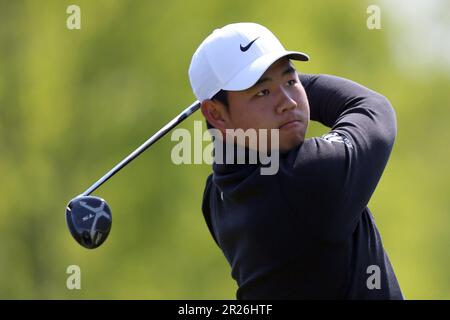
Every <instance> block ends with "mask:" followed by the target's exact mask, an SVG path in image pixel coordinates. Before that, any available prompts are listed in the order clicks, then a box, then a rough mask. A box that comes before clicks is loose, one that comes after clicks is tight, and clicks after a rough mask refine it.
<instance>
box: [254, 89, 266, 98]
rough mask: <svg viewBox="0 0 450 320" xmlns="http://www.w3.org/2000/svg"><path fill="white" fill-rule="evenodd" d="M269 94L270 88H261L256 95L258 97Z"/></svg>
mask: <svg viewBox="0 0 450 320" xmlns="http://www.w3.org/2000/svg"><path fill="white" fill-rule="evenodd" d="M268 94H269V90H267V89H264V90H261V91H260V92H258V93H257V94H256V96H257V97H264V96H267V95H268Z"/></svg>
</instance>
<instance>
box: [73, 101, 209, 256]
mask: <svg viewBox="0 0 450 320" xmlns="http://www.w3.org/2000/svg"><path fill="white" fill-rule="evenodd" d="M199 108H200V102H199V101H195V102H194V103H192V104H191V105H190V106H189V107H187V108H186V109H185V110H183V111H182V112H181V113H180V114H179V115H178V116H176V117H175V118H174V119H172V120H171V121H170V122H169V123H167V124H166V125H165V126H164V127H162V128H161V129H160V130H159V131H158V132H156V133H155V134H154V135H153V136H151V137H150V138H149V139H148V140H147V141H145V142H144V143H143V144H142V145H141V146H140V147H139V148H137V149H136V150H135V151H133V152H132V153H131V154H130V155H129V156H127V157H126V158H125V159H123V160H122V161H121V162H119V163H118V164H117V165H116V166H115V167H114V168H112V169H111V170H110V171H109V172H108V173H107V174H105V175H104V176H103V177H101V178H100V179H99V180H98V181H97V182H95V183H94V184H93V185H92V186H90V187H89V188H88V189H87V190H86V191H85V192H83V193H82V194H80V195H78V196H77V197H75V198H73V199H72V200H70V202H69V203H68V205H67V207H66V221H67V225H68V227H69V230H70V233H71V234H72V236H73V238H74V239H75V240H76V241H77V242H78V243H79V244H80V245H82V246H83V247H85V248H88V249H94V248H97V247H99V246H100V245H101V244H102V243H103V242H105V240H106V238H107V237H108V235H109V232H110V230H111V224H112V215H111V209H110V207H109V206H108V204H107V203H106V201H105V200H103V199H102V198H99V197H95V196H90V194H91V193H92V192H94V191H95V190H96V189H97V188H98V187H100V186H101V185H102V184H103V183H105V182H106V181H107V180H108V179H109V178H111V177H112V176H113V175H115V174H116V173H117V172H119V171H120V170H121V169H122V168H123V167H125V166H126V165H127V164H129V163H130V162H131V161H132V160H133V159H135V158H136V157H137V156H139V155H140V154H141V153H142V152H144V151H145V150H146V149H147V148H149V147H150V146H151V145H152V144H154V143H155V142H156V141H158V140H159V139H160V138H161V137H163V136H164V135H165V134H166V133H168V132H169V131H170V130H171V129H172V128H174V127H175V126H177V125H178V124H180V123H181V122H182V121H183V120H185V119H186V118H187V117H189V116H190V115H191V114H193V113H194V112H195V111H197V110H198V109H199Z"/></svg>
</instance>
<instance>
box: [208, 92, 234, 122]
mask: <svg viewBox="0 0 450 320" xmlns="http://www.w3.org/2000/svg"><path fill="white" fill-rule="evenodd" d="M211 100H216V101H219V102H220V103H222V104H223V105H224V106H225V109H227V110H228V106H229V105H228V93H227V91H225V90H220V91H219V92H217V93H216V94H215V95H214V96H213V97H212V98H211ZM206 127H207V128H208V129H211V128H214V126H213V125H211V124H210V123H209V122H208V120H206Z"/></svg>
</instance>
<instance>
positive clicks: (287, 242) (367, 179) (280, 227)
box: [189, 23, 403, 299]
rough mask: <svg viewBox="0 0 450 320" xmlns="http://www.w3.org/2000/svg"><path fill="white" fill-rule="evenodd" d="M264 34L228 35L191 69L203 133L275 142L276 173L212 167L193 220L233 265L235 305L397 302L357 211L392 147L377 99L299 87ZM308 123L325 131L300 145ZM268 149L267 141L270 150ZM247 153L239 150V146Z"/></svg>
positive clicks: (387, 112)
mask: <svg viewBox="0 0 450 320" xmlns="http://www.w3.org/2000/svg"><path fill="white" fill-rule="evenodd" d="M291 59H294V60H301V61H307V60H308V59H309V58H308V56H307V55H306V54H304V53H301V52H294V51H286V50H285V49H284V47H283V46H282V45H281V43H280V42H279V40H278V39H277V38H276V37H275V36H274V35H273V34H272V33H271V32H270V31H269V30H268V29H266V28H265V27H263V26H261V25H258V24H254V23H237V24H230V25H227V26H225V27H223V28H221V29H217V30H215V31H214V32H213V33H212V34H211V35H209V36H208V37H207V38H206V39H205V40H204V41H203V42H202V44H201V45H200V46H199V47H198V49H197V50H196V52H195V54H194V56H193V58H192V62H191V65H190V68H189V77H190V81H191V85H192V88H193V91H194V93H195V95H196V97H197V99H198V100H199V101H201V102H202V104H201V110H202V113H203V115H204V117H205V119H206V120H207V124H208V127H209V128H215V129H216V130H219V132H221V133H223V140H224V141H223V143H235V141H234V140H233V141H227V136H226V130H227V129H244V130H247V129H274V130H278V132H279V141H278V152H279V153H280V159H279V170H278V172H277V173H276V174H274V175H262V174H261V173H260V171H259V170H258V168H259V167H260V166H261V163H259V162H257V163H256V164H249V163H246V164H236V163H223V164H221V163H218V162H214V163H213V174H211V175H210V176H209V177H208V179H207V181H206V187H205V192H204V199H203V206H202V209H203V214H204V217H205V219H206V222H207V224H208V227H209V229H210V231H211V234H212V236H213V238H214V240H215V241H216V243H217V244H218V246H219V247H220V248H221V250H222V251H223V253H224V255H225V257H226V259H227V260H228V262H229V263H230V265H231V273H232V277H233V278H234V279H235V280H236V281H237V283H238V285H239V289H238V291H237V294H236V295H237V298H238V299H403V295H402V292H401V290H400V287H399V284H398V282H397V279H396V276H395V274H394V271H393V268H392V266H391V263H390V261H389V258H388V256H387V254H386V252H385V250H384V248H383V245H382V242H381V238H380V234H379V232H378V230H377V227H376V225H375V221H374V218H373V217H372V214H371V212H370V210H369V208H368V207H367V204H368V202H369V200H370V197H371V195H372V194H373V192H374V190H375V187H376V185H377V184H378V181H379V179H380V178H381V175H382V173H383V170H384V168H385V166H386V163H387V161H388V158H389V155H390V153H391V150H392V147H393V144H394V140H395V136H396V131H397V129H396V117H395V112H394V110H393V108H392V107H391V105H390V103H389V102H388V100H387V99H386V98H384V97H383V96H382V95H380V94H378V93H376V92H374V91H372V90H369V89H367V88H365V87H363V86H361V85H358V84H357V83H355V82H352V81H349V80H346V79H343V78H339V77H335V76H330V75H306V74H301V75H300V76H299V75H298V73H297V72H296V71H295V69H294V66H293V65H292V63H291V62H290V60H291ZM309 119H311V120H314V121H319V122H321V123H322V124H324V125H326V126H328V127H330V128H331V131H330V132H329V133H328V134H326V135H324V136H322V137H314V138H311V139H305V134H306V130H307V127H308V123H309ZM272 143H273V142H272ZM245 147H246V148H247V149H248V150H249V149H251V148H250V146H249V145H247V144H246V145H245Z"/></svg>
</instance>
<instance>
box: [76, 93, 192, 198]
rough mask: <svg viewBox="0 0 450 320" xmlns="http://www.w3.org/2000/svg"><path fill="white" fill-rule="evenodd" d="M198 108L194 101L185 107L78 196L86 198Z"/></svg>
mask: <svg viewBox="0 0 450 320" xmlns="http://www.w3.org/2000/svg"><path fill="white" fill-rule="evenodd" d="M199 108H200V102H199V101H195V102H194V103H192V104H191V105H190V106H189V107H187V108H186V109H185V110H184V111H183V112H181V113H180V114H179V115H178V116H176V117H175V118H174V119H173V120H172V121H170V122H169V123H167V124H166V125H165V126H164V127H162V128H161V129H159V131H158V132H156V133H155V134H154V135H153V136H151V137H150V138H149V139H148V140H147V141H145V142H144V143H143V144H142V145H141V146H140V147H139V148H137V149H136V150H135V151H133V152H132V153H131V154H130V155H129V156H128V157H126V158H125V159H123V160H122V161H121V162H120V163H118V164H117V165H116V166H115V167H114V168H112V169H111V170H110V171H109V172H108V173H107V174H105V175H104V176H103V177H101V178H100V179H99V180H98V181H97V182H95V183H94V184H93V185H92V186H90V187H89V188H88V189H87V190H86V191H85V192H83V193H82V194H80V196H88V195H90V194H91V193H92V192H94V191H95V190H96V189H97V188H98V187H100V186H101V185H102V184H103V183H105V182H106V181H107V180H108V179H109V178H111V177H112V176H113V175H115V174H116V173H117V172H118V171H120V169H122V168H123V167H125V166H126V165H127V164H128V163H130V162H131V161H132V160H133V159H134V158H136V157H137V156H138V155H140V154H141V153H142V152H144V151H145V150H146V149H147V148H148V147H150V146H151V145H152V144H154V143H155V142H156V141H158V140H159V139H160V138H161V137H163V136H164V135H165V134H166V133H167V132H169V131H170V130H171V129H172V128H173V127H175V126H177V125H178V124H179V123H181V122H182V121H183V120H184V119H186V118H187V117H189V116H190V115H191V114H193V113H194V112H195V111H197V110H198V109H199Z"/></svg>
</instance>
